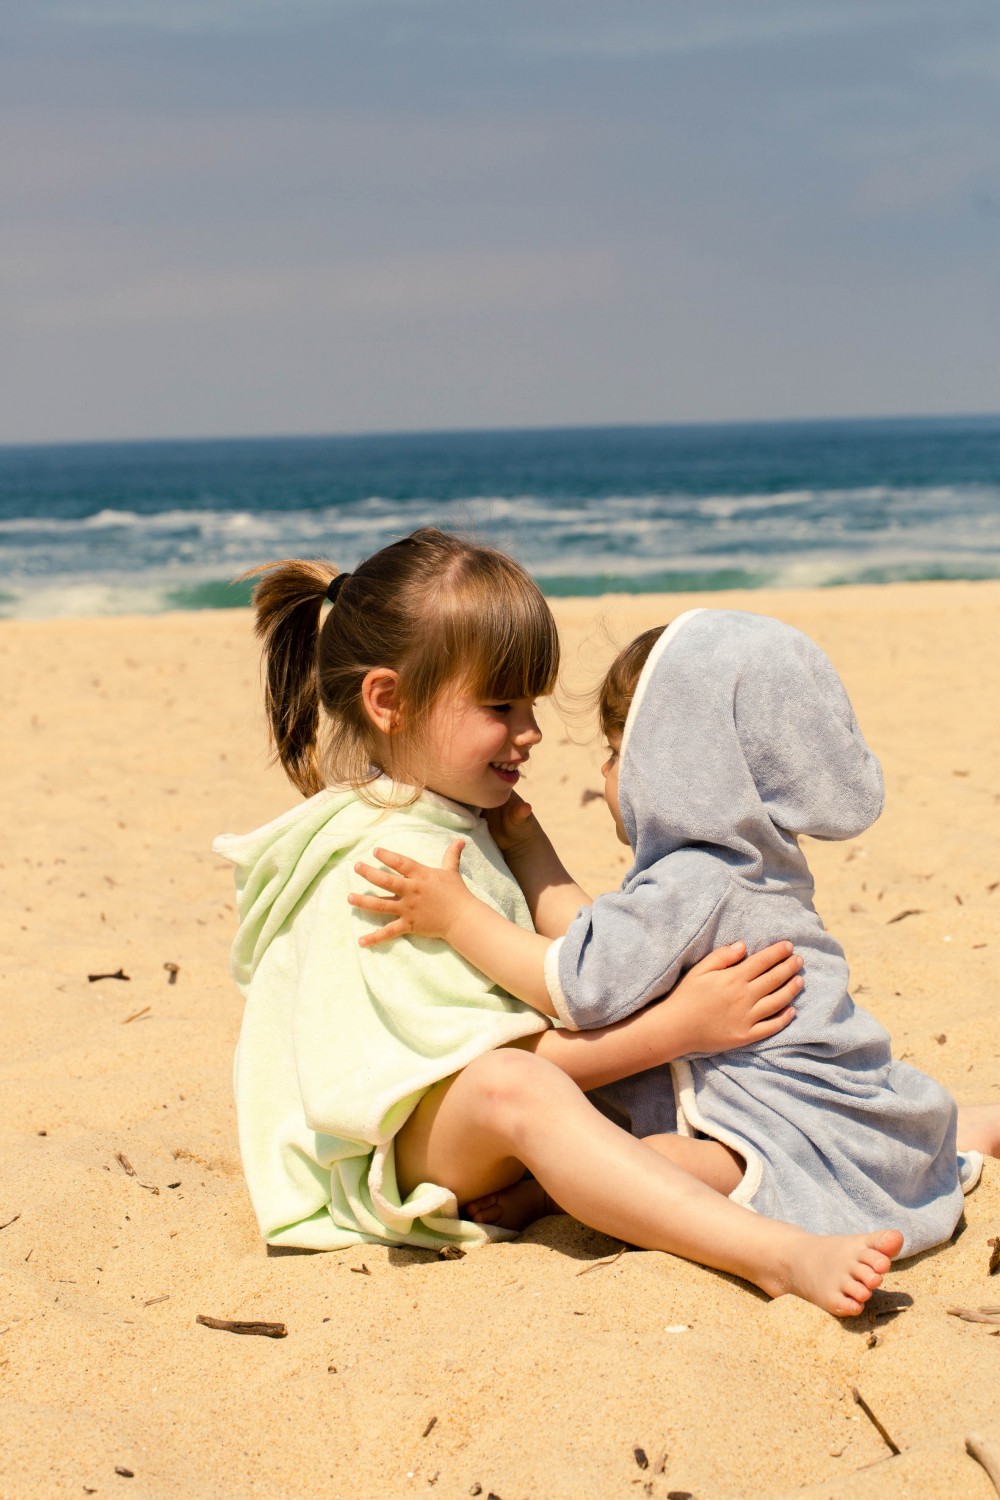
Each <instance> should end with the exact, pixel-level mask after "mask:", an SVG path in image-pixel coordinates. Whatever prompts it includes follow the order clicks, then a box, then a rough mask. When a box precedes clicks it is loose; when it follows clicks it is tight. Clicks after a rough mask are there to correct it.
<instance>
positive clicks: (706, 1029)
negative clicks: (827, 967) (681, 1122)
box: [669, 943, 804, 1053]
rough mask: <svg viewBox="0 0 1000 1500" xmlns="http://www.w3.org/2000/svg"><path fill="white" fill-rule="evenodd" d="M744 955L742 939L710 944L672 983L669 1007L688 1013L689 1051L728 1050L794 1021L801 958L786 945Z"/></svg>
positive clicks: (772, 1033)
mask: <svg viewBox="0 0 1000 1500" xmlns="http://www.w3.org/2000/svg"><path fill="white" fill-rule="evenodd" d="M745 955H746V945H745V944H744V943H730V944H729V945H728V946H727V947H725V948H716V949H715V951H714V952H713V953H710V954H709V955H708V956H707V958H703V959H702V960H701V962H700V963H698V964H695V966H694V968H693V969H689V970H688V972H687V973H686V974H685V975H684V977H683V979H681V980H680V982H679V983H678V984H677V985H676V986H675V987H674V989H673V990H672V992H671V994H670V996H669V1003H670V1005H671V1006H674V1007H676V1006H684V1007H685V1008H686V1010H687V1011H688V1012H689V1013H690V1027H691V1037H692V1042H691V1045H690V1047H689V1048H688V1050H689V1051H691V1052H707V1053H714V1052H730V1051H734V1050H735V1049H736V1048H738V1047H750V1046H752V1045H753V1044H754V1043H755V1042H761V1041H764V1040H765V1039H766V1038H767V1037H772V1036H776V1035H777V1034H778V1032H779V1031H783V1030H784V1029H785V1027H786V1026H788V1025H789V1024H790V1022H792V1021H793V1020H794V1019H795V1014H796V1012H795V1004H794V1001H795V998H796V996H797V995H798V994H799V992H800V990H801V989H802V985H803V983H804V981H803V979H802V974H801V972H800V971H801V969H802V959H801V958H800V957H799V956H798V954H797V953H795V952H793V950H792V945H791V943H772V944H771V945H770V947H768V948H762V949H761V951H760V952H759V953H753V954H750V955H749V956H745Z"/></svg>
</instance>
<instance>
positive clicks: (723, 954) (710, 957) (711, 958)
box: [688, 943, 747, 974]
mask: <svg viewBox="0 0 1000 1500" xmlns="http://www.w3.org/2000/svg"><path fill="white" fill-rule="evenodd" d="M746 951H747V945H746V943H727V944H726V946H725V947H724V948H715V949H713V951H712V952H711V953H709V954H707V955H706V957H705V958H703V959H701V961H700V962H699V963H696V964H695V965H694V967H693V968H691V969H689V970H688V973H689V974H710V973H712V972H713V970H716V969H728V968H730V967H731V966H732V965H733V964H738V963H739V962H740V960H741V959H742V958H743V955H744V954H745V953H746Z"/></svg>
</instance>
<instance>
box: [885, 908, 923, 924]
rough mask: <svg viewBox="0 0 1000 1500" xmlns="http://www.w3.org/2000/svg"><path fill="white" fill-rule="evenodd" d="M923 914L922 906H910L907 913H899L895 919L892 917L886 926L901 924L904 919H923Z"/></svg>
mask: <svg viewBox="0 0 1000 1500" xmlns="http://www.w3.org/2000/svg"><path fill="white" fill-rule="evenodd" d="M923 914H924V909H923V907H922V906H908V907H907V908H906V910H905V911H898V912H897V913H896V915H895V916H894V917H890V918H889V920H888V921H887V922H886V924H885V925H886V926H887V927H891V926H892V924H893V922H901V921H902V920H903V918H904V917H922V916H923Z"/></svg>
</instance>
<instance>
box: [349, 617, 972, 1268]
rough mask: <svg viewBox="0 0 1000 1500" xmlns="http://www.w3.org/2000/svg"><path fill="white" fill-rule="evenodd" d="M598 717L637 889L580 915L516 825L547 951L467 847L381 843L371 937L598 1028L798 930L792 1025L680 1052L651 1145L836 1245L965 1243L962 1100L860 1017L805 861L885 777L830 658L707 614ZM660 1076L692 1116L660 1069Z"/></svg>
mask: <svg viewBox="0 0 1000 1500" xmlns="http://www.w3.org/2000/svg"><path fill="white" fill-rule="evenodd" d="M601 717H602V726H603V728H604V732H605V734H606V735H607V736H608V738H609V742H610V747H611V752H612V753H611V758H610V760H609V761H608V763H607V764H606V766H605V767H604V774H605V795H606V800H607V803H608V806H609V808H610V810H611V812H612V815H613V817H614V819H615V825H616V828H617V831H618V835H619V838H620V839H621V840H622V841H623V842H627V843H628V844H629V845H631V847H632V850H633V853H634V856H635V859H634V864H633V866H632V868H631V870H630V871H629V872H628V874H627V875H626V877H625V879H624V881H623V883H622V886H621V888H620V890H619V891H617V892H615V893H614V894H612V895H608V896H602V897H600V898H599V899H598V900H597V901H596V902H595V903H594V905H593V906H592V907H591V906H589V905H586V906H583V907H582V909H581V906H580V903H581V900H582V899H585V898H583V894H582V892H580V891H579V889H578V888H577V887H575V886H574V885H573V884H572V882H571V881H570V880H569V877H568V876H567V875H566V873H565V871H564V870H563V868H562V866H561V864H560V863H559V861H558V859H557V857H556V856H555V853H554V851H553V850H552V848H551V845H550V844H549V843H548V841H547V840H546V839H545V837H544V835H543V834H542V832H541V830H540V828H539V827H538V825H537V823H535V821H534V819H531V818H528V819H526V820H525V821H523V822H522V824H521V826H520V829H518V827H517V823H516V818H515V816H514V814H513V813H512V814H511V815H510V816H509V817H508V819H507V827H506V829H500V830H498V832H499V836H500V840H501V843H502V844H506V845H507V859H508V863H509V864H510V866H511V868H512V869H513V871H514V873H515V874H516V875H517V876H518V878H519V880H520V881H521V884H522V887H523V889H524V892H525V895H526V898H527V900H528V904H529V909H531V911H532V914H533V916H534V918H535V926H536V928H537V929H538V933H539V934H540V935H532V934H530V933H527V932H514V931H513V930H508V929H506V927H505V924H503V922H502V921H501V919H500V918H498V917H496V915H495V914H494V913H489V912H486V911H485V910H484V909H483V908H481V907H480V906H479V905H478V904H477V903H476V902H475V901H474V900H473V899H472V897H471V895H470V894H469V893H468V892H467V891H465V890H464V889H463V887H462V883H461V879H460V877H459V876H458V875H457V873H456V872H457V857H456V852H455V851H452V854H451V857H450V858H449V860H448V861H447V862H446V864H447V868H445V869H442V870H437V871H432V870H420V869H418V868H416V867H414V866H413V865H412V863H411V862H409V861H406V860H400V859H398V858H396V857H394V855H392V854H390V853H388V852H386V851H383V850H382V849H378V850H376V855H377V857H378V858H380V859H381V860H382V861H383V862H384V863H385V864H386V865H388V866H389V867H390V870H389V872H386V871H385V870H382V871H380V872H379V871H375V870H372V869H371V868H369V867H367V866H366V867H365V868H364V871H363V873H364V874H365V875H366V876H367V877H368V878H369V879H370V880H372V881H374V882H376V883H377V884H378V885H379V886H381V887H383V888H384V889H387V890H389V891H391V892H393V896H392V898H391V899H383V900H379V899H378V898H374V897H355V898H353V899H354V900H355V901H356V902H358V904H361V905H363V906H365V907H366V908H367V909H369V910H372V911H378V912H382V913H389V914H390V915H395V918H396V920H395V921H393V922H391V923H390V924H389V925H387V926H386V927H385V928H384V929H383V930H382V932H380V933H378V934H374V935H371V936H369V937H367V938H366V939H363V941H367V942H369V943H376V942H378V941H380V940H385V939H386V938H389V937H392V936H394V935H395V934H396V933H397V932H400V931H407V930H411V929H412V930H413V931H415V932H422V933H434V934H436V935H440V936H442V937H444V938H446V939H447V940H448V941H449V942H450V943H451V944H453V946H454V947H455V948H456V949H457V951H458V952H460V953H462V954H464V955H465V956H466V957H467V958H469V960H470V961H471V962H474V963H475V964H476V965H477V966H478V967H480V968H482V969H483V970H484V971H485V972H486V973H488V974H489V975H490V976H491V977H492V978H494V979H495V980H497V982H499V983H502V984H503V985H504V986H505V987H506V988H507V989H508V990H509V991H510V992H511V993H513V994H517V995H520V996H521V997H522V998H523V999H526V1000H528V1001H530V1002H531V1003H533V1004H540V1003H543V1002H544V1001H545V1000H548V1001H550V1002H551V1005H552V1008H553V1009H554V1010H555V1011H556V1013H557V1014H558V1015H559V1017H560V1018H561V1019H562V1021H563V1023H564V1024H565V1025H566V1026H567V1027H572V1028H578V1027H590V1026H596V1025H606V1024H608V1023H609V1022H614V1021H616V1020H619V1019H620V1018H621V1017H623V1016H627V1015H630V1014H632V1013H633V1012H635V1011H636V1010H638V1009H639V1008H640V1007H642V1006H645V1005H646V1004H648V1002H649V1001H650V999H652V997H653V996H654V995H657V994H661V993H662V992H663V991H664V990H665V989H668V988H669V987H670V986H671V985H672V984H674V983H675V982H676V980H677V977H678V976H679V975H680V974H681V973H682V972H683V971H684V970H685V969H686V968H688V967H689V966H690V965H692V964H693V963H695V962H697V961H698V960H699V959H700V958H702V957H703V956H704V954H705V953H707V952H708V951H709V950H710V949H711V948H713V947H715V946H716V945H717V944H718V943H724V942H727V941H730V940H731V939H732V938H733V937H734V936H735V935H736V934H737V933H739V934H741V935H743V936H745V937H746V940H747V942H748V944H749V946H750V947H751V948H753V947H754V946H757V945H759V944H760V943H762V942H766V941H768V939H769V937H770V936H772V935H773V934H774V933H775V932H782V933H787V934H789V935H790V936H791V938H792V939H793V941H794V943H795V946H796V949H797V951H799V952H800V953H802V954H803V956H804V958H805V975H806V982H805V987H804V989H803V992H802V995H801V996H800V999H799V1001H798V1002H797V1018H796V1021H795V1024H794V1025H793V1026H791V1027H789V1028H788V1030H787V1031H782V1032H781V1033H775V1035H773V1036H772V1037H770V1038H768V1039H764V1040H761V1041H758V1042H755V1043H753V1044H751V1045H749V1046H747V1047H744V1048H737V1049H734V1050H733V1051H731V1052H728V1053H726V1054H724V1055H721V1056H715V1057H712V1058H708V1057H707V1056H706V1055H705V1054H704V1052H703V1050H702V1049H698V1050H697V1051H696V1052H695V1053H693V1054H691V1055H689V1056H688V1057H686V1058H683V1059H681V1058H678V1059H674V1060H673V1061H672V1064H671V1068H672V1072H673V1083H674V1093H675V1095H676V1104H677V1122H678V1130H679V1132H680V1134H679V1135H678V1136H674V1137H670V1136H666V1135H664V1136H661V1137H659V1138H658V1139H657V1140H656V1141H655V1142H652V1143H651V1144H654V1145H655V1146H656V1148H657V1149H658V1150H661V1151H663V1152H664V1154H666V1155H668V1156H669V1157H671V1158H672V1159H673V1160H675V1161H676V1162H677V1163H678V1164H681V1165H685V1166H688V1167H689V1168H690V1167H692V1164H693V1163H697V1164H700V1170H699V1167H698V1166H695V1167H694V1169H695V1170H699V1175H701V1176H702V1177H703V1178H704V1179H705V1180H706V1181H711V1182H713V1184H714V1185H715V1186H717V1187H719V1188H720V1190H721V1191H723V1192H726V1193H728V1194H730V1196H731V1200H732V1201H733V1202H735V1203H741V1204H744V1205H747V1206H752V1207H753V1208H754V1209H755V1210H757V1211H758V1212H760V1213H763V1214H767V1215H769V1216H773V1217H776V1218H781V1219H784V1220H788V1221H790V1222H792V1223H796V1224H799V1225H802V1226H803V1227H808V1228H810V1229H812V1230H815V1231H820V1232H831V1231H833V1230H843V1229H844V1228H847V1227H849V1228H851V1229H853V1230H855V1231H863V1230H865V1229H871V1228H872V1227H873V1226H876V1225H880V1224H886V1223H892V1224H895V1225H898V1226H899V1228H900V1229H901V1230H902V1231H903V1234H904V1236H905V1242H904V1253H906V1254H912V1253H914V1252H916V1251H918V1250H923V1249H926V1248H928V1247H929V1246H932V1245H935V1244H939V1243H941V1242H942V1241H944V1240H946V1239H947V1238H948V1237H949V1236H950V1234H951V1233H952V1231H953V1229H954V1227H955V1224H956V1222H957V1220H958V1218H959V1215H960V1213H961V1209H962V1193H963V1186H964V1187H965V1188H968V1187H971V1186H972V1185H973V1184H974V1182H975V1180H976V1178H977V1176H978V1171H979V1169H980V1167H981V1165H982V1161H981V1157H979V1156H978V1155H977V1154H976V1153H973V1154H971V1155H970V1156H969V1157H968V1158H967V1159H966V1160H964V1162H962V1164H961V1165H962V1175H963V1177H964V1181H962V1180H960V1161H959V1157H958V1154H957V1151H956V1108H955V1105H954V1103H953V1101H952V1099H951V1098H950V1097H949V1095H948V1094H946V1093H945V1091H944V1090H943V1089H942V1088H940V1087H939V1086H938V1085H937V1084H936V1083H934V1082H933V1081H932V1080H931V1079H930V1078H927V1077H925V1076H924V1075H923V1074H921V1073H918V1072H917V1071H916V1070H915V1069H914V1068H911V1067H908V1066H907V1065H906V1064H904V1063H899V1062H895V1061H894V1060H893V1058H892V1055H891V1051H890V1044H889V1037H888V1034H887V1033H886V1032H885V1031H884V1029H883V1028H882V1027H881V1026H880V1025H879V1024H878V1023H877V1022H876V1021H875V1020H874V1019H873V1018H872V1017H871V1016H870V1015H868V1014H867V1013H866V1012H865V1011H863V1010H860V1009H858V1008H856V1007H855V1006H854V1004H853V1003H852V1001H851V998H850V996H849V994H848V992H847V965H846V962H845V959H844V955H843V951H842V949H841V947H840V945H839V944H838V943H837V942H836V940H835V939H834V938H833V937H832V936H831V935H830V934H829V933H827V932H826V931H825V929H824V928H823V925H822V923H821V921H820V919H819V917H818V916H817V914H816V912H815V910H814V908H813V905H812V894H813V882H812V878H811V876H810V874H809V870H808V867H807V864H806V861H805V857H804V855H803V854H802V851H801V849H800V848H799V843H798V838H799V835H801V834H810V835H812V836H814V837H820V838H850V837H852V836H854V835H856V834H858V833H860V832H861V831H862V830H863V829H865V828H867V827H868V826H869V824H870V823H872V822H873V821H874V819H875V818H876V817H877V816H878V814H879V812H880V810H881V806H882V777H881V772H880V769H879V766H878V762H877V761H876V759H875V757H874V756H873V755H872V753H871V752H870V750H869V749H868V747H867V746H866V745H865V742H864V740H863V739H862V737H861V734H860V732H859V730H858V728H857V724H856V721H855V719H854V715H853V712H852V710H851V707H850V704H849V702H848V699H847V695H846V693H845V692H844V689H843V686H842V684H841V683H840V680H839V678H838V677H837V675H836V672H835V671H834V669H833V667H832V665H831V664H830V662H829V660H828V659H827V657H826V656H825V655H824V654H823V652H822V651H821V650H820V649H819V647H817V646H816V645H815V644H814V643H813V642H812V641H810V640H809V639H808V638H807V637H805V636H804V635H802V634H800V632H798V631H796V630H792V629H791V628H790V627H788V626H785V625H782V624H780V623H779V622H778V621H776V620H770V619H766V618H764V617H762V616H757V615H751V614H742V613H737V612H731V611H720V610H693V611H690V612H689V613H687V614H685V615H682V616H681V617H680V618H679V619H678V620H676V621H675V622H674V623H673V625H671V626H670V627H669V629H667V630H664V631H662V632H660V631H651V632H647V634H646V635H645V636H644V637H640V638H639V640H638V641H636V642H634V643H633V645H632V646H631V647H629V648H627V649H626V651H625V652H623V653H622V655H621V656H620V657H619V658H618V660H617V661H616V662H615V663H614V665H613V666H612V668H611V670H610V672H609V673H608V676H607V679H606V681H605V683H604V687H603V690H602V694H601ZM551 939H555V941H551ZM635 1082H638V1080H636V1081H635ZM642 1082H643V1085H644V1087H646V1088H647V1089H649V1088H654V1089H655V1088H657V1087H658V1088H660V1089H664V1088H666V1090H667V1097H668V1101H669V1102H670V1104H671V1106H672V1105H673V1099H672V1097H671V1096H670V1093H669V1085H668V1084H667V1082H666V1080H665V1079H664V1078H663V1076H662V1074H661V1075H659V1076H657V1075H647V1077H646V1078H645V1079H644V1080H643V1081H642ZM962 1125H963V1128H962V1136H961V1137H960V1140H959V1144H961V1145H963V1146H968V1147H976V1146H981V1147H984V1148H985V1149H987V1150H993V1151H996V1150H998V1149H1000V1109H992V1108H988V1107H987V1108H983V1109H980V1110H978V1111H970V1112H967V1113H966V1115H965V1117H964V1119H963V1122H962ZM532 1197H534V1202H532ZM540 1206H541V1205H540V1193H539V1190H538V1189H537V1187H533V1186H532V1185H530V1184H526V1185H523V1186H522V1187H520V1188H519V1189H518V1190H517V1194H516V1195H515V1194H509V1195H507V1196H506V1197H504V1198H500V1199H497V1198H496V1197H495V1196H493V1197H491V1198H490V1199H488V1200H486V1201H484V1202H480V1203H477V1204H474V1205H472V1212H473V1213H476V1214H477V1215H478V1216H479V1217H482V1218H485V1219H493V1220H499V1221H500V1222H504V1223H512V1222H518V1221H519V1220H521V1221H523V1219H524V1218H525V1217H527V1216H529V1215H530V1212H531V1211H532V1210H534V1211H538V1210H539V1208H540Z"/></svg>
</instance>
